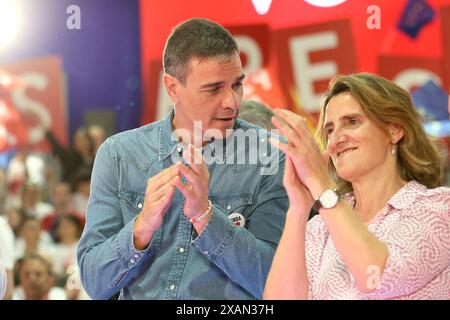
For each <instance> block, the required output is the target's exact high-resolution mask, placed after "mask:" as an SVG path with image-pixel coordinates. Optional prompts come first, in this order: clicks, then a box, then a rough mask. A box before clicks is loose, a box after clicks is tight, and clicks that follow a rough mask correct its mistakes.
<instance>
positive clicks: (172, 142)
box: [158, 109, 178, 161]
mask: <svg viewBox="0 0 450 320" xmlns="http://www.w3.org/2000/svg"><path fill="white" fill-rule="evenodd" d="M174 115H175V111H174V109H172V110H171V111H170V112H169V113H168V114H167V116H166V117H165V118H164V119H163V120H162V122H161V126H160V127H159V147H158V159H159V160H160V161H161V160H164V159H165V158H167V157H168V156H169V155H171V154H172V152H173V150H174V149H175V147H176V146H177V144H178V140H177V139H176V137H175V136H174V135H173V129H172V120H173V116H174Z"/></svg>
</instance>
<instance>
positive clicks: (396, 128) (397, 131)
mask: <svg viewBox="0 0 450 320" xmlns="http://www.w3.org/2000/svg"><path fill="white" fill-rule="evenodd" d="M388 130H389V137H390V139H391V143H392V144H396V143H397V142H399V141H400V140H401V139H402V138H403V136H404V134H405V133H404V132H403V127H401V126H400V125H398V124H393V123H391V124H389V125H388Z"/></svg>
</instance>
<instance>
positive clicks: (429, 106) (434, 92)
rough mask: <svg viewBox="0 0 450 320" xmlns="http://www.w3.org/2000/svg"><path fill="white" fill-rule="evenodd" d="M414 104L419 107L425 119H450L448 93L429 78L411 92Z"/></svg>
mask: <svg viewBox="0 0 450 320" xmlns="http://www.w3.org/2000/svg"><path fill="white" fill-rule="evenodd" d="M411 97H412V100H413V102H414V105H415V106H416V108H417V109H419V111H420V113H422V115H423V116H424V118H425V121H434V120H448V119H449V111H448V93H447V92H445V91H444V90H443V89H442V88H441V87H440V86H438V85H437V84H436V83H435V82H434V81H433V80H429V81H428V82H427V83H425V84H424V85H423V86H422V87H420V88H418V89H417V90H415V91H414V92H413V93H412V94H411Z"/></svg>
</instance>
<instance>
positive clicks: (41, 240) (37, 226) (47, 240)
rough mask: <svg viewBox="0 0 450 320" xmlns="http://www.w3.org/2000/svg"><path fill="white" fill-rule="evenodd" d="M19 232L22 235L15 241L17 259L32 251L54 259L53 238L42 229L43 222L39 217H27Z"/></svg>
mask: <svg viewBox="0 0 450 320" xmlns="http://www.w3.org/2000/svg"><path fill="white" fill-rule="evenodd" d="M19 234H20V237H19V238H17V239H16V242H15V256H16V260H19V259H20V258H22V257H23V256H25V255H27V254H30V253H39V254H42V255H44V256H46V257H47V258H49V259H53V258H52V256H53V255H54V250H55V249H54V244H53V240H52V239H51V237H50V235H49V234H48V233H47V232H45V231H43V230H42V228H41V222H40V221H39V220H38V219H37V218H35V217H26V218H25V220H24V222H23V224H22V226H21V228H20V232H19Z"/></svg>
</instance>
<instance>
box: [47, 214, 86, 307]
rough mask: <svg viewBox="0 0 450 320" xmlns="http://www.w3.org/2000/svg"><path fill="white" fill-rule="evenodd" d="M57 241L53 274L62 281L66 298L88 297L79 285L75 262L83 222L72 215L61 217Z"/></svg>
mask: <svg viewBox="0 0 450 320" xmlns="http://www.w3.org/2000/svg"><path fill="white" fill-rule="evenodd" d="M56 231H57V234H58V239H59V242H58V243H56V245H55V251H54V255H53V261H54V268H53V270H54V271H55V275H56V277H57V278H58V283H59V284H61V282H62V283H63V285H64V287H65V290H66V294H67V298H68V300H86V299H89V296H88V295H87V293H86V291H85V290H84V289H83V287H82V285H81V280H80V276H79V269H78V264H77V244H78V241H79V240H80V237H81V233H82V232H83V224H82V223H81V221H80V219H78V218H77V217H75V216H73V215H70V214H69V215H66V216H63V217H61V220H60V223H59V225H58V229H57V230H56Z"/></svg>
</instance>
